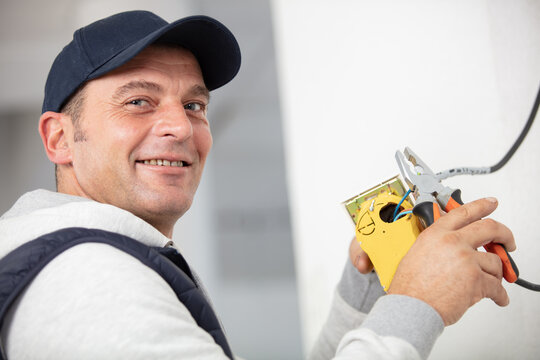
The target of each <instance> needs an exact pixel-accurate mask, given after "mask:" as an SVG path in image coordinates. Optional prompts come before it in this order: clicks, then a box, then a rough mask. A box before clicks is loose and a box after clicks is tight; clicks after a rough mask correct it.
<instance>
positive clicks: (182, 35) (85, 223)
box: [0, 11, 515, 359]
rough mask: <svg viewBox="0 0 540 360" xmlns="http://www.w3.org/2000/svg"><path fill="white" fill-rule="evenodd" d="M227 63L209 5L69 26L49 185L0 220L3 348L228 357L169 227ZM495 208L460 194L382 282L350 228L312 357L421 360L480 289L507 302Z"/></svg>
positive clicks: (202, 156) (195, 177) (48, 106)
mask: <svg viewBox="0 0 540 360" xmlns="http://www.w3.org/2000/svg"><path fill="white" fill-rule="evenodd" d="M239 65H240V53H239V50H238V45H237V43H236V40H235V39H234V37H233V36H232V34H230V32H229V31H228V30H227V29H226V28H225V27H224V26H223V25H222V24H220V23H218V22H217V21H215V20H213V19H210V18H207V17H191V18H185V19H181V20H178V21H176V22H174V23H171V24H167V23H166V22H165V21H164V20H162V19H161V18H159V17H157V16H155V15H154V14H151V13H148V12H140V11H137V12H126V13H121V14H117V15H114V16H112V17H109V18H106V19H103V20H100V21H98V22H96V23H93V24H90V25H88V26H87V27H85V28H83V29H80V30H78V31H77V32H76V33H75V34H74V39H73V41H72V42H71V43H70V44H68V46H66V48H64V50H63V51H62V52H61V53H60V54H59V56H58V57H57V59H56V60H55V63H54V64H53V66H52V68H51V72H50V73H49V77H48V80H47V85H46V91H45V100H44V105H43V113H42V115H41V118H40V122H39V132H40V135H41V137H42V140H43V144H44V147H45V151H46V153H47V155H48V157H49V159H50V160H51V161H52V162H54V163H55V164H56V166H57V186H58V192H56V193H55V192H48V191H44V190H37V191H34V192H30V193H27V194H25V195H23V196H22V197H21V198H20V199H19V200H18V201H17V203H16V204H15V205H14V206H13V207H12V209H10V210H9V211H8V212H7V213H6V214H4V215H3V216H2V218H1V220H0V238H1V239H2V241H1V244H0V246H1V248H0V257H3V259H2V260H1V261H0V274H1V276H0V285H1V287H0V289H1V291H2V294H0V309H1V310H0V311H5V314H6V315H7V316H6V318H5V320H4V324H3V328H2V343H3V348H4V351H5V354H6V355H7V357H9V358H13V359H18V358H54V359H62V358H77V359H84V358H88V359H96V358H129V359H138V358H140V359H148V358H182V359H206V358H209V359H210V358H211V359H219V358H226V357H229V358H231V357H232V356H233V355H232V351H231V349H230V347H229V346H228V344H227V340H226V338H225V335H224V332H223V331H222V329H221V327H220V325H219V322H218V321H217V318H216V316H215V315H214V313H213V310H212V308H211V306H210V304H209V302H208V300H207V298H206V295H205V294H204V290H203V289H202V285H201V282H200V280H199V279H198V278H197V277H196V275H195V274H194V273H193V272H192V271H191V269H190V268H189V266H188V265H187V264H186V263H185V261H184V260H183V258H182V257H181V255H180V254H179V253H178V252H176V250H175V249H174V244H172V243H171V241H170V238H171V236H172V229H173V225H174V223H175V222H176V220H177V219H178V218H180V217H181V216H182V215H183V214H184V213H185V212H186V211H187V210H188V208H189V207H190V205H191V202H192V200H193V196H194V194H195V191H196V188H197V186H198V184H199V180H200V177H201V174H202V171H203V167H204V164H205V160H206V156H207V154H208V152H209V151H210V147H211V145H212V136H211V132H210V126H209V122H208V120H207V117H206V107H207V105H208V100H209V95H208V92H209V91H210V90H213V89H215V88H217V87H219V86H222V85H224V84H225V83H227V82H228V81H230V80H231V79H232V78H233V77H234V76H235V75H236V73H237V71H238V69H239ZM496 206H497V204H496V200H494V199H483V200H478V201H475V202H472V203H470V204H466V205H464V206H463V207H461V208H459V209H456V210H454V211H452V213H451V214H448V215H446V216H444V217H443V218H441V219H440V220H438V221H437V223H436V224H434V225H432V226H431V227H430V228H429V229H427V230H426V231H424V232H423V233H422V234H421V235H420V236H419V238H418V240H417V241H416V243H415V245H414V246H413V247H412V248H411V250H410V251H409V253H408V254H407V256H406V257H405V258H404V259H403V261H402V263H401V264H400V266H399V268H398V271H397V273H396V276H395V278H394V281H393V283H392V286H391V288H390V289H389V295H387V296H383V297H381V295H382V294H383V292H382V290H381V287H380V285H379V284H378V280H377V277H376V275H375V274H374V273H373V272H371V269H372V267H371V264H370V262H369V259H368V258H367V257H366V255H365V254H364V253H362V252H361V251H359V250H358V248H356V247H355V245H354V244H355V243H354V242H353V246H352V247H351V256H352V258H353V261H354V265H355V266H356V268H355V267H354V266H353V263H352V262H348V263H347V265H346V267H345V271H344V274H343V278H342V279H341V281H340V284H339V285H338V291H337V292H336V296H335V301H334V304H333V307H332V310H331V313H330V316H329V318H328V322H327V324H326V325H325V327H324V329H323V331H322V332H321V336H320V338H319V340H318V341H317V344H316V346H315V348H314V350H313V352H312V354H311V357H312V358H331V357H334V356H335V357H336V358H357V357H358V358H360V357H363V358H392V357H393V358H410V359H418V358H426V357H427V356H428V354H429V352H430V350H431V348H432V346H433V343H434V342H435V340H436V338H437V337H438V335H439V334H440V333H441V332H442V329H443V327H444V325H449V324H452V323H454V322H456V321H457V320H458V319H459V318H460V317H461V316H462V314H463V313H464V312H465V311H466V309H467V308H468V307H470V306H471V305H473V304H474V303H476V302H477V301H479V300H481V299H482V298H484V297H489V298H491V299H493V300H494V301H495V302H496V303H497V304H499V305H506V304H507V303H508V297H507V295H506V292H505V290H504V288H503V287H502V285H501V277H502V268H501V262H500V260H499V258H498V257H497V256H495V255H493V254H487V253H480V252H477V251H476V250H475V249H476V248H477V247H479V246H481V245H483V244H485V243H488V242H490V241H497V242H500V243H502V244H504V245H506V247H507V249H508V250H513V249H514V247H515V244H514V240H513V237H512V234H511V232H510V230H508V229H507V228H506V227H505V226H504V225H502V224H499V223H497V222H495V221H492V220H489V219H486V220H481V219H482V218H484V217H485V216H487V215H489V214H490V213H491V212H493V211H494V209H495V208H496ZM357 269H358V270H359V271H358V270H357ZM361 273H364V274H365V275H362V274H361ZM21 277H22V278H24V280H20V278H21ZM21 281H22V282H21ZM19 283H22V284H23V285H27V286H26V288H25V290H24V291H22V292H20V293H17V290H20V289H22V286H19V285H16V284H19ZM14 284H15V285H14ZM12 294H16V295H12ZM6 299H7V300H6ZM0 315H2V314H0ZM254 326H257V324H256V323H255V324H254Z"/></svg>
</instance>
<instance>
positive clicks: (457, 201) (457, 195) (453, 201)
mask: <svg viewBox="0 0 540 360" xmlns="http://www.w3.org/2000/svg"><path fill="white" fill-rule="evenodd" d="M461 205H463V200H461V190H460V189H456V190H454V191H453V192H452V195H450V199H448V203H447V204H446V206H445V207H444V211H446V212H449V211H450V210H454V209H456V208H458V207H460V206H461Z"/></svg>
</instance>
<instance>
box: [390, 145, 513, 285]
mask: <svg viewBox="0 0 540 360" xmlns="http://www.w3.org/2000/svg"><path fill="white" fill-rule="evenodd" d="M396 161H397V163H398V166H399V169H400V171H401V175H402V176H403V179H404V180H405V182H406V183H407V185H408V186H409V188H410V189H411V191H412V194H413V197H414V198H415V199H416V205H415V206H414V208H413V214H414V215H416V216H418V217H419V218H420V219H421V221H422V223H423V225H424V227H428V226H430V225H431V224H433V223H434V222H435V221H437V219H439V218H440V217H441V211H440V209H441V208H442V209H444V210H445V211H446V212H449V211H452V210H454V209H456V208H458V207H460V206H461V205H463V201H462V200H461V190H459V189H452V188H450V187H448V186H444V185H443V184H442V183H441V181H440V179H439V177H437V175H435V173H433V171H431V169H430V168H429V167H428V166H427V165H426V163H424V162H423V161H422V159H420V157H419V156H418V155H416V154H415V153H414V152H413V151H412V150H411V149H409V148H405V150H404V151H403V153H401V152H400V151H397V152H396ZM411 165H412V166H413V167H414V171H412V170H411ZM484 248H485V249H486V251H488V252H491V253H494V254H496V255H498V256H499V257H500V258H501V260H502V263H503V276H504V278H505V279H506V281H508V282H510V283H513V282H515V281H516V280H517V279H518V276H519V270H518V268H517V266H516V264H515V263H514V261H513V259H512V258H511V257H510V255H509V254H508V252H507V251H506V248H505V247H504V246H503V245H501V244H496V243H489V244H487V245H485V246H484Z"/></svg>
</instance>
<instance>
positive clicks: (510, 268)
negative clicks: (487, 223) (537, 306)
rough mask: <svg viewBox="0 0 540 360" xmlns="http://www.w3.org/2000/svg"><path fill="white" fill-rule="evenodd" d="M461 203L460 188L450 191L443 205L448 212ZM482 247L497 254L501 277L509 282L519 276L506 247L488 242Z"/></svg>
mask: <svg viewBox="0 0 540 360" xmlns="http://www.w3.org/2000/svg"><path fill="white" fill-rule="evenodd" d="M461 205H463V201H461V190H459V189H457V190H454V192H453V193H452V196H451V197H450V200H449V201H448V204H447V205H446V207H445V210H446V211H447V212H448V211H450V210H453V209H455V208H458V207H460V206H461ZM484 249H486V251H488V252H490V253H493V254H495V255H497V256H498V257H499V258H500V259H501V261H502V265H503V277H504V279H505V280H506V281H508V282H509V283H513V282H515V281H516V280H517V279H518V277H519V270H518V268H517V266H516V263H515V262H514V260H513V259H512V257H511V256H510V254H508V251H506V248H505V247H504V246H503V245H501V244H496V243H489V244H486V245H484Z"/></svg>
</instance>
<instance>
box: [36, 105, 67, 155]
mask: <svg viewBox="0 0 540 360" xmlns="http://www.w3.org/2000/svg"><path fill="white" fill-rule="evenodd" d="M72 126H73V125H72V124H71V119H70V117H69V116H68V115H65V114H63V113H57V112H53V111H47V112H45V113H43V114H42V115H41V117H40V118H39V135H41V140H42V141H43V146H44V147H45V152H46V153H47V157H48V158H49V160H51V161H52V162H53V163H55V164H69V163H70V162H71V159H72V154H71V148H70V144H69V142H68V139H69V134H71V130H72V129H71V128H72Z"/></svg>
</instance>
